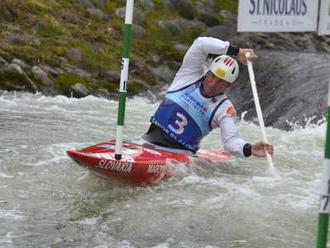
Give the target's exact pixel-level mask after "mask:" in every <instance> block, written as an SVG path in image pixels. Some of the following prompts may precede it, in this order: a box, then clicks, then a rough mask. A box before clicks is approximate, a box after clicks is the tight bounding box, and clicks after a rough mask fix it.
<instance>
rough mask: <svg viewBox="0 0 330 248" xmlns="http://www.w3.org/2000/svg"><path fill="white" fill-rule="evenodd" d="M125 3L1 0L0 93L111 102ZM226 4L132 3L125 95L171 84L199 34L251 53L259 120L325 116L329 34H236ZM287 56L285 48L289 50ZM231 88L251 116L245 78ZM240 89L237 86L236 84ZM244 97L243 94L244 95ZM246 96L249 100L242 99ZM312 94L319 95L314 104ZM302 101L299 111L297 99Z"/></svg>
mask: <svg viewBox="0 0 330 248" xmlns="http://www.w3.org/2000/svg"><path fill="white" fill-rule="evenodd" d="M125 2H126V1H124V0H116V1H110V0H50V1H43V0H30V1H20V0H3V1H1V2H0V27H1V29H0V32H1V35H0V89H2V90H24V91H30V92H42V93H43V94H46V95H56V94H63V95H66V96H73V97H84V96H87V95H89V94H93V95H97V96H103V97H107V98H115V97H116V93H117V88H118V83H119V78H120V68H119V64H120V59H121V50H122V33H123V30H122V29H123V18H124V13H125ZM237 4H238V1H233V0H220V1H215V0H196V1H192V0H164V1H161V0H136V1H135V9H134V21H133V22H134V24H133V41H132V49H131V64H130V80H129V86H128V90H129V94H130V95H136V94H142V95H146V96H150V97H152V99H153V100H155V99H159V97H161V95H162V94H161V93H160V92H164V89H165V88H166V87H167V85H168V84H169V83H170V82H171V80H172V78H173V77H174V75H175V72H176V70H177V69H178V67H179V66H180V62H181V60H182V57H183V55H184V53H185V51H186V50H187V48H188V47H189V45H190V44H191V43H192V42H193V40H194V39H195V38H196V37H198V36H212V37H217V38H220V39H223V40H228V41H230V42H231V43H232V44H233V45H237V46H241V47H252V48H254V49H255V50H256V51H257V52H258V54H259V55H260V56H259V57H260V59H259V62H258V63H257V64H256V65H255V69H256V77H257V83H258V88H259V93H260V95H261V104H262V106H265V119H266V124H268V125H274V126H275V127H279V128H286V129H288V128H290V125H289V124H288V122H287V120H288V121H295V118H296V120H299V121H302V122H303V123H301V124H304V121H303V119H304V118H306V116H307V117H308V116H313V115H315V116H317V117H316V118H315V119H314V121H317V120H318V119H319V118H321V117H322V116H323V114H324V109H325V96H326V92H327V90H326V89H327V87H326V85H327V80H328V76H327V75H328V69H327V68H329V63H328V61H329V57H328V56H327V55H325V54H326V53H328V52H329V51H330V38H329V37H326V36H317V35H316V34H315V33H237V32H236V18H237V16H236V14H237V13H236V11H237ZM288 51H290V52H288ZM241 75H242V76H241V78H240V82H241V83H239V84H237V85H236V86H235V87H234V88H233V89H232V90H231V92H230V95H231V96H232V98H233V101H234V102H236V107H237V109H238V111H240V112H241V111H244V110H248V114H247V118H249V119H253V118H254V117H255V114H254V111H253V101H252V98H251V97H252V96H251V95H250V90H249V88H248V86H249V85H248V84H247V83H246V82H247V78H246V76H247V73H244V69H243V73H242V74H241ZM243 81H244V82H245V83H242V82H243ZM242 96H244V97H242ZM247 96H248V97H247ZM311 96H314V98H315V96H317V97H316V98H317V100H309V99H312V98H311ZM300 102H301V103H302V104H303V105H302V106H307V105H308V106H311V107H310V108H309V107H301V108H298V107H297V106H299V104H298V103H300Z"/></svg>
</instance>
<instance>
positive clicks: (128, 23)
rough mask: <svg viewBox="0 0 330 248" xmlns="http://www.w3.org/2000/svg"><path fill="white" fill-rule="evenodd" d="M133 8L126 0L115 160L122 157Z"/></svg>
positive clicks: (128, 0) (129, 0) (132, 0)
mask: <svg viewBox="0 0 330 248" xmlns="http://www.w3.org/2000/svg"><path fill="white" fill-rule="evenodd" d="M133 8H134V0H127V1H126V14H125V28H124V47H123V58H122V60H121V73H120V86H119V103H118V118H117V130H116V152H115V158H116V159H117V160H120V159H121V157H122V146H123V132H124V120H125V106H126V94H127V91H126V87H127V81H128V67H129V52H130V47H131V37H132V19H133Z"/></svg>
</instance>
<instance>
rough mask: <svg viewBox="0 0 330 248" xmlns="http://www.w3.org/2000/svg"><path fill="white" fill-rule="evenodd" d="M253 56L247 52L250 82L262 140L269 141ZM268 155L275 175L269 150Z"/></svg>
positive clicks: (269, 163) (271, 169)
mask: <svg viewBox="0 0 330 248" xmlns="http://www.w3.org/2000/svg"><path fill="white" fill-rule="evenodd" d="M251 56H252V54H251V53H249V52H247V53H246V54H245V57H246V61H247V67H248V71H249V76H250V82H251V88H252V93H253V99H254V104H255V107H256V111H257V116H258V121H259V125H260V129H261V134H262V140H263V141H264V142H266V143H268V141H267V137H266V131H265V123H264V119H263V116H262V111H261V107H260V102H259V97H258V91H257V85H256V80H255V76H254V72H253V66H252V62H251V60H250V58H251ZM266 157H267V161H268V166H269V170H270V172H271V173H272V174H273V175H274V174H275V170H274V165H273V160H272V157H271V156H270V155H269V153H268V152H266Z"/></svg>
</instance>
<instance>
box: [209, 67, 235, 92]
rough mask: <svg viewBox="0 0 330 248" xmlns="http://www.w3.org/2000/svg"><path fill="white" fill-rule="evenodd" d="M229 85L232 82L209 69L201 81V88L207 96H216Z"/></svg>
mask: <svg viewBox="0 0 330 248" xmlns="http://www.w3.org/2000/svg"><path fill="white" fill-rule="evenodd" d="M230 86H232V83H229V82H227V81H225V80H223V79H221V78H218V77H217V76H215V75H214V74H213V73H212V72H211V71H209V72H208V73H207V74H206V77H205V79H204V82H203V90H204V92H205V94H207V95H208V96H217V95H219V94H220V93H221V92H224V91H225V90H226V89H227V88H229V87H230Z"/></svg>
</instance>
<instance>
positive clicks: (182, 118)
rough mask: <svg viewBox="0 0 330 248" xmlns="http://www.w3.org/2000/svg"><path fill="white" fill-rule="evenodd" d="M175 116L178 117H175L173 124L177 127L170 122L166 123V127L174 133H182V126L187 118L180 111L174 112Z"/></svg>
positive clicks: (186, 123) (185, 124)
mask: <svg viewBox="0 0 330 248" xmlns="http://www.w3.org/2000/svg"><path fill="white" fill-rule="evenodd" d="M176 116H177V117H179V119H177V120H176V121H175V124H176V125H177V127H173V126H172V125H171V124H170V125H168V128H169V129H170V130H171V131H172V132H174V133H176V134H182V133H183V132H184V127H185V126H187V125H188V120H187V118H186V117H185V116H184V115H183V114H181V113H176Z"/></svg>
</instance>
